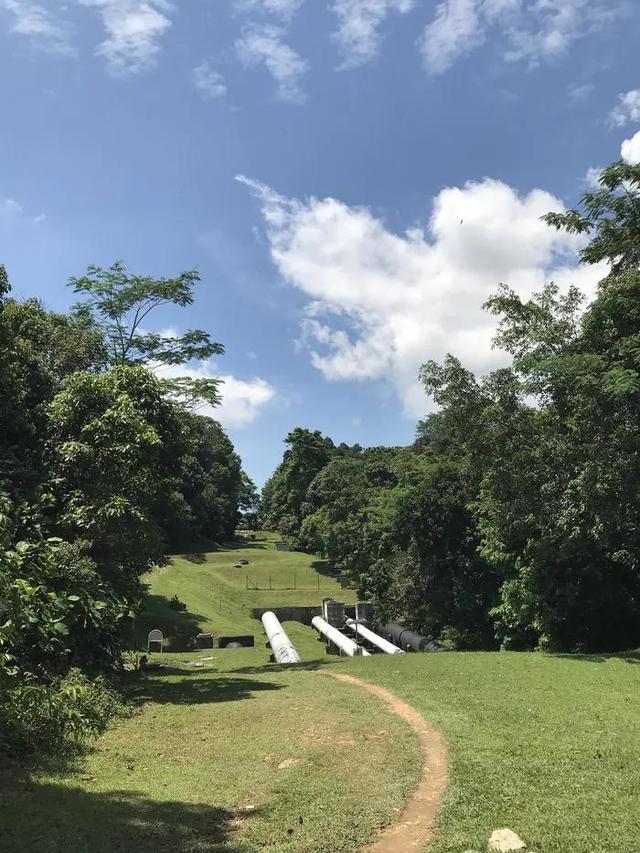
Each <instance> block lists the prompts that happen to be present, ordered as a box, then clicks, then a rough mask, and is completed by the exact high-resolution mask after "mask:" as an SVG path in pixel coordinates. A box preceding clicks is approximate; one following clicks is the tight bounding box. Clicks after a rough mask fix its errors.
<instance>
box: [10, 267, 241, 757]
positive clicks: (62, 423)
mask: <svg viewBox="0 0 640 853" xmlns="http://www.w3.org/2000/svg"><path fill="white" fill-rule="evenodd" d="M197 281H198V276H197V274H195V273H192V272H188V273H183V274H182V275H180V276H178V277H177V278H174V279H162V280H154V279H150V278H143V277H139V276H132V275H129V274H128V273H127V271H126V270H125V268H124V267H123V265H122V264H119V263H118V264H115V265H114V266H113V267H111V268H110V269H108V270H102V269H99V268H97V267H92V268H90V269H89V270H88V271H87V275H86V276H84V277H83V278H80V279H72V280H71V285H72V287H73V288H74V290H75V292H76V293H77V294H79V296H80V302H79V304H78V305H77V306H76V307H75V308H74V309H73V310H72V311H71V312H70V313H68V314H58V313H53V312H50V311H47V310H46V308H45V307H44V306H43V305H42V304H41V303H40V302H39V301H37V300H35V299H28V300H26V301H18V300H16V299H14V298H13V297H12V296H11V290H10V286H9V282H8V279H7V275H6V272H5V270H4V268H2V267H0V749H2V748H5V749H11V750H14V751H16V750H20V749H27V750H39V749H45V748H46V749H55V750H57V751H59V750H63V749H65V748H66V747H67V746H68V745H69V743H70V742H73V741H74V740H76V739H79V738H81V737H82V736H84V735H85V734H87V733H91V732H97V731H98V730H100V728H101V727H102V726H103V724H104V722H105V720H106V719H107V718H108V716H109V715H110V714H111V713H112V711H113V709H114V706H115V704H116V702H117V700H116V697H115V695H114V694H113V693H112V691H111V690H110V689H109V688H108V685H107V682H106V681H105V680H103V679H102V676H100V675H99V674H100V673H105V672H106V673H108V672H109V671H112V670H113V669H114V667H117V666H118V665H119V664H120V660H121V653H122V649H123V643H124V639H123V637H124V630H125V627H126V626H127V625H129V627H130V623H129V622H128V618H129V617H130V616H131V615H132V614H133V612H135V610H136V609H137V607H138V606H139V603H140V599H141V593H142V587H141V583H140V577H141V575H142V574H144V572H146V571H147V570H148V569H149V568H151V567H152V566H153V565H154V564H156V563H161V562H162V561H163V559H164V555H165V553H167V552H171V551H173V550H177V549H181V548H183V547H185V546H186V545H187V544H192V543H193V542H194V541H195V542H198V541H199V540H209V541H212V540H213V541H221V540H228V539H231V538H232V537H233V536H234V533H235V528H236V524H237V521H238V518H239V509H240V508H245V509H250V508H251V507H252V506H253V504H254V503H255V500H256V497H255V488H254V486H253V484H252V483H251V481H250V480H249V478H248V477H247V476H246V474H244V472H243V471H242V468H241V464H240V459H239V457H238V456H237V454H236V453H235V451H234V448H233V445H232V443H231V441H230V440H229V438H228V437H227V435H226V434H225V432H224V430H223V429H222V427H221V426H220V425H219V424H218V423H217V422H216V421H214V420H211V419H210V418H205V417H201V416H199V415H198V414H196V413H195V409H196V407H197V403H198V401H201V400H205V401H207V402H208V403H210V404H213V405H215V404H216V403H217V402H218V399H219V383H218V381H217V380H215V379H197V380H189V379H184V378H178V379H162V378H158V377H159V376H160V377H161V376H162V367H163V365H180V364H181V363H184V362H186V361H188V360H189V359H191V358H206V357H208V356H210V355H211V354H213V353H221V352H223V348H222V346H221V345H220V344H218V343H215V342H214V341H212V340H211V339H210V337H209V335H208V334H207V333H205V332H203V331H200V330H192V331H189V332H187V333H186V334H185V335H183V336H180V337H167V336H161V335H157V334H149V333H145V332H143V331H142V330H141V329H142V325H141V324H143V323H144V322H145V319H146V318H147V317H148V316H149V314H150V312H151V311H153V310H154V309H155V308H158V307H159V306H161V305H163V304H174V305H178V306H183V305H188V304H190V303H191V302H192V300H193V290H194V287H195V285H196V283H197ZM147 322H148V321H147ZM150 367H152V368H153V370H151V369H149V368H150ZM172 372H175V371H172ZM178 372H179V371H178Z"/></svg>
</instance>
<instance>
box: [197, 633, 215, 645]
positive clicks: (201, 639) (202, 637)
mask: <svg viewBox="0 0 640 853" xmlns="http://www.w3.org/2000/svg"><path fill="white" fill-rule="evenodd" d="M212 648H213V634H198V635H197V636H196V649H212Z"/></svg>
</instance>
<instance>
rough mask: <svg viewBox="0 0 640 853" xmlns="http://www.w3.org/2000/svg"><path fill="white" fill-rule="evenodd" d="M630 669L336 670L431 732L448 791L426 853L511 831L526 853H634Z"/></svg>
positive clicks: (639, 691) (550, 664) (467, 664)
mask: <svg viewBox="0 0 640 853" xmlns="http://www.w3.org/2000/svg"><path fill="white" fill-rule="evenodd" d="M639 664H640V657H638V656H636V655H633V654H632V655H628V656H624V657H619V658H614V657H609V658H598V657H591V658H583V657H579V656H567V657H562V656H547V655H542V654H525V653H475V654H474V653H443V654H436V655H433V654H432V655H405V656H404V657H403V658H402V659H401V660H398V659H397V658H396V657H387V656H384V657H382V656H378V657H375V658H371V659H369V660H368V661H367V665H366V667H362V666H360V662H349V663H344V664H339V665H340V666H341V667H342V666H344V668H345V669H346V670H347V671H353V672H354V673H355V671H356V670H357V671H358V674H360V675H363V674H364V675H365V677H366V678H367V679H368V680H371V681H375V682H376V683H377V684H381V685H383V686H384V687H386V688H388V689H389V690H391V691H392V692H393V693H395V694H397V695H398V696H400V697H402V698H403V699H404V700H405V701H407V702H408V703H409V704H411V705H412V706H413V707H414V708H417V709H418V710H419V711H421V712H422V713H423V715H424V716H425V717H426V718H427V719H428V720H430V721H431V722H432V724H433V725H434V726H435V727H436V728H438V729H440V731H442V732H443V733H444V735H445V737H446V740H447V742H448V745H449V752H450V764H451V781H450V785H449V790H448V793H447V795H446V801H445V805H444V809H443V812H442V815H441V820H440V833H439V838H438V840H437V841H436V842H435V843H434V844H433V845H432V846H431V847H430V848H429V850H430V853H445V851H446V853H454V851H455V853H461V851H464V850H467V849H475V850H486V844H487V839H488V838H489V835H490V834H491V832H492V830H494V829H496V828H498V827H503V826H508V827H510V828H512V829H514V830H515V831H516V832H517V833H518V834H519V835H520V836H521V837H522V838H523V839H524V840H525V841H526V842H527V843H528V845H529V847H530V849H531V850H535V851H536V853H637V851H639V850H640V737H639V732H640V704H639V703H640V665H639Z"/></svg>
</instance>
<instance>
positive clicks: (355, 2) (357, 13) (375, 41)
mask: <svg viewBox="0 0 640 853" xmlns="http://www.w3.org/2000/svg"><path fill="white" fill-rule="evenodd" d="M413 6H414V0H334V3H333V7H332V8H333V11H334V13H335V14H336V16H337V18H338V30H337V32H336V33H335V34H334V37H335V39H336V40H337V42H338V44H339V45H340V48H341V50H342V53H343V55H344V63H343V65H342V67H343V68H353V67H355V66H358V65H363V64H364V63H365V62H369V60H371V59H373V58H374V57H375V56H376V55H377V53H378V50H379V47H380V27H381V26H382V24H383V23H384V21H385V19H386V18H387V16H388V15H389V14H391V13H392V12H399V13H401V14H405V13H407V12H409V11H410V10H411V9H413Z"/></svg>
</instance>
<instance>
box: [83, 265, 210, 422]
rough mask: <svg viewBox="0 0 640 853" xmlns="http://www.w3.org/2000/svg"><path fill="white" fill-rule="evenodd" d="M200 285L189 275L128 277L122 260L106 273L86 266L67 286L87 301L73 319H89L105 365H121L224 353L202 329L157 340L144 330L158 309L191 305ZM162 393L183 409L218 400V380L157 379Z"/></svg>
mask: <svg viewBox="0 0 640 853" xmlns="http://www.w3.org/2000/svg"><path fill="white" fill-rule="evenodd" d="M199 281H200V275H199V274H198V273H197V272H196V271H195V270H188V271H186V272H183V273H180V275H178V276H176V277H175V278H160V279H154V278H151V277H150V276H139V275H132V274H130V273H129V272H128V271H127V269H126V268H125V266H124V264H123V262H122V261H116V262H115V263H114V264H112V265H111V266H110V267H109V268H108V269H103V268H102V267H98V266H90V267H89V268H88V269H87V272H86V274H85V275H84V276H82V277H81V278H75V277H72V278H70V279H69V284H70V286H71V287H73V290H74V292H75V293H79V294H82V295H84V296H86V297H87V298H86V299H85V300H84V301H83V302H80V303H79V304H78V305H76V306H75V314H76V316H77V317H91V318H92V320H93V321H94V323H95V324H96V326H97V327H98V328H99V329H100V330H101V332H102V334H103V335H104V338H105V341H106V344H107V348H106V364H107V366H118V365H126V364H151V365H158V366H162V365H180V364H184V363H186V362H188V361H190V360H191V359H206V358H209V357H210V356H212V355H221V354H222V353H224V347H223V345H222V344H220V343H216V342H214V341H213V340H212V339H211V336H210V335H209V334H208V333H207V332H205V331H203V330H202V329H190V330H189V331H187V332H185V333H184V334H183V335H161V334H158V333H157V332H146V331H144V330H143V329H144V325H143V324H144V323H145V321H146V320H147V318H148V317H149V315H150V314H151V313H152V312H153V311H155V310H156V309H157V308H160V307H161V306H163V305H179V306H180V307H184V306H186V305H191V304H192V303H193V299H194V296H193V291H194V288H195V286H196V284H197V283H198V282H199ZM161 381H162V387H163V388H164V389H165V391H166V392H167V393H170V394H172V395H174V396H176V397H177V398H179V399H180V400H181V401H182V402H183V403H184V404H185V405H193V404H195V403H197V402H200V401H206V402H208V403H211V404H212V405H216V404H217V403H219V401H220V396H219V390H218V389H219V386H220V381H221V380H219V379H215V378H191V377H177V378H172V379H163V380H161Z"/></svg>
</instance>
